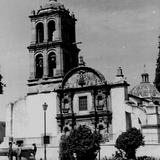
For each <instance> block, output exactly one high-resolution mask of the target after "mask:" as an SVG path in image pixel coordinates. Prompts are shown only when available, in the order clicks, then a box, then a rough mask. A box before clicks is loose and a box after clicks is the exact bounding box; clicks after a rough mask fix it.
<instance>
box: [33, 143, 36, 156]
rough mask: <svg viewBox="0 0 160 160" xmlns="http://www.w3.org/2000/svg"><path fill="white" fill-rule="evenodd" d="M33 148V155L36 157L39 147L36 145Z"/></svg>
mask: <svg viewBox="0 0 160 160" xmlns="http://www.w3.org/2000/svg"><path fill="white" fill-rule="evenodd" d="M32 146H33V154H34V157H35V156H36V152H37V146H36V144H35V143H33V144H32Z"/></svg>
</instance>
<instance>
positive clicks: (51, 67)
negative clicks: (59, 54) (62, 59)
mask: <svg viewBox="0 0 160 160" xmlns="http://www.w3.org/2000/svg"><path fill="white" fill-rule="evenodd" d="M55 68H56V55H55V53H53V52H52V53H50V54H49V56H48V76H49V77H53V76H54V75H55V73H54V72H55Z"/></svg>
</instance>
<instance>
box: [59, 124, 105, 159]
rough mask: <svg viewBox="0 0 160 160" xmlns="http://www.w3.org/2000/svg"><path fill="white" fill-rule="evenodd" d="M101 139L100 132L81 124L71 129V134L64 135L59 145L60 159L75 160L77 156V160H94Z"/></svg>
mask: <svg viewBox="0 0 160 160" xmlns="http://www.w3.org/2000/svg"><path fill="white" fill-rule="evenodd" d="M101 140H102V137H101V135H100V134H99V133H98V132H92V130H91V129H90V128H89V127H87V126H85V125H80V126H79V127H78V128H75V129H73V130H71V131H70V133H69V135H66V134H65V135H62V137H61V141H60V145H59V147H60V153H59V156H60V159H61V160H73V159H74V156H76V159H77V160H86V159H89V160H94V159H95V158H96V156H97V151H98V150H99V148H100V142H101Z"/></svg>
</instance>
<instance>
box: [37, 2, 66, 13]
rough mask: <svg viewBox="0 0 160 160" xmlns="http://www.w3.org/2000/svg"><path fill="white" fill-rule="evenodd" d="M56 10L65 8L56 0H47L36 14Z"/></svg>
mask: <svg viewBox="0 0 160 160" xmlns="http://www.w3.org/2000/svg"><path fill="white" fill-rule="evenodd" d="M57 10H65V8H64V5H63V4H61V3H59V2H57V0H49V2H47V3H45V4H44V5H43V6H41V7H40V9H39V10H38V14H44V13H46V12H47V13H48V12H51V11H57Z"/></svg>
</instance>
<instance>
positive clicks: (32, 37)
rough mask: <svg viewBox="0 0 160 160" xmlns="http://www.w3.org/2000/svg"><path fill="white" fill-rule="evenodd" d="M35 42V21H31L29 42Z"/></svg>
mask: <svg viewBox="0 0 160 160" xmlns="http://www.w3.org/2000/svg"><path fill="white" fill-rule="evenodd" d="M34 43H36V24H35V21H32V24H31V44H34Z"/></svg>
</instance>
